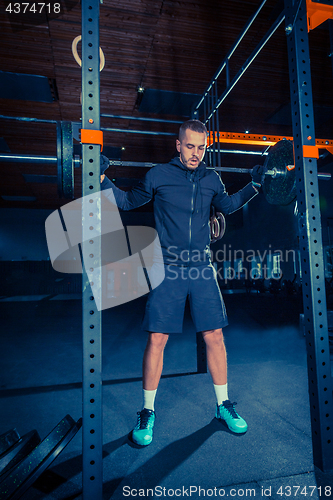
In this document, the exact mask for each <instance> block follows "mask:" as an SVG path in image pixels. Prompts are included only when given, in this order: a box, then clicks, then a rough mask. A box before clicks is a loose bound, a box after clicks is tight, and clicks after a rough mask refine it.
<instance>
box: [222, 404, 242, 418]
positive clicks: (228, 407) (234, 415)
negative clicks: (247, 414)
mask: <svg viewBox="0 0 333 500" xmlns="http://www.w3.org/2000/svg"><path fill="white" fill-rule="evenodd" d="M236 404H237V403H232V402H231V401H224V403H223V404H222V406H223V407H224V408H225V409H226V410H228V412H229V413H230V415H231V416H232V418H239V415H238V413H237V412H236V410H235V405H236Z"/></svg>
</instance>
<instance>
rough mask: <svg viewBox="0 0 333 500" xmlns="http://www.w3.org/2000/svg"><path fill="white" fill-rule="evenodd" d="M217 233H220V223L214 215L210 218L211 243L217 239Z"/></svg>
mask: <svg viewBox="0 0 333 500" xmlns="http://www.w3.org/2000/svg"><path fill="white" fill-rule="evenodd" d="M219 233H220V225H219V223H218V220H217V219H216V217H215V215H214V216H213V217H211V219H210V236H211V240H212V242H213V243H214V242H215V241H216V240H217V238H218V236H219Z"/></svg>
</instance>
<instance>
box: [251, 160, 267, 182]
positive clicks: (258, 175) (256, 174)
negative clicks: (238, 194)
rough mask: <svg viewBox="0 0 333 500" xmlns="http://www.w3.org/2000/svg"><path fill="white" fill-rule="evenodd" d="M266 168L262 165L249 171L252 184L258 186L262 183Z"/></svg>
mask: <svg viewBox="0 0 333 500" xmlns="http://www.w3.org/2000/svg"><path fill="white" fill-rule="evenodd" d="M266 171H267V168H266V167H264V165H256V166H255V167H253V169H252V171H251V176H252V182H253V183H254V184H257V185H259V184H260V186H261V185H262V184H263V183H264V179H265V173H266Z"/></svg>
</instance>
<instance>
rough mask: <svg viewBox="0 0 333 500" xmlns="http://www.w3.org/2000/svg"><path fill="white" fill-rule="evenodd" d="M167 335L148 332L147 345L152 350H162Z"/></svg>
mask: <svg viewBox="0 0 333 500" xmlns="http://www.w3.org/2000/svg"><path fill="white" fill-rule="evenodd" d="M168 338H169V335H167V334H165V333H156V332H150V333H149V337H148V345H149V346H150V347H152V348H154V349H158V350H163V349H164V347H165V345H166V343H167V341H168Z"/></svg>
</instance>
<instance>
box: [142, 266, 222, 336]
mask: <svg viewBox="0 0 333 500" xmlns="http://www.w3.org/2000/svg"><path fill="white" fill-rule="evenodd" d="M187 297H189V303H190V308H191V316H192V319H193V322H194V325H195V328H196V331H197V332H202V331H206V330H216V329H218V328H223V327H225V326H227V324H228V318H227V313H226V310H225V305H224V301H223V298H222V295H221V292H220V288H219V286H218V283H217V279H216V271H215V269H214V266H213V265H212V264H209V265H207V266H200V267H181V266H175V265H167V266H165V278H164V280H163V282H162V283H161V284H160V285H159V286H158V287H157V288H155V289H154V290H152V291H151V292H150V294H149V297H148V301H147V305H146V312H145V317H144V320H143V325H142V326H143V329H144V330H147V331H149V332H159V333H180V332H182V329H183V320H184V309H185V302H186V298H187Z"/></svg>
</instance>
